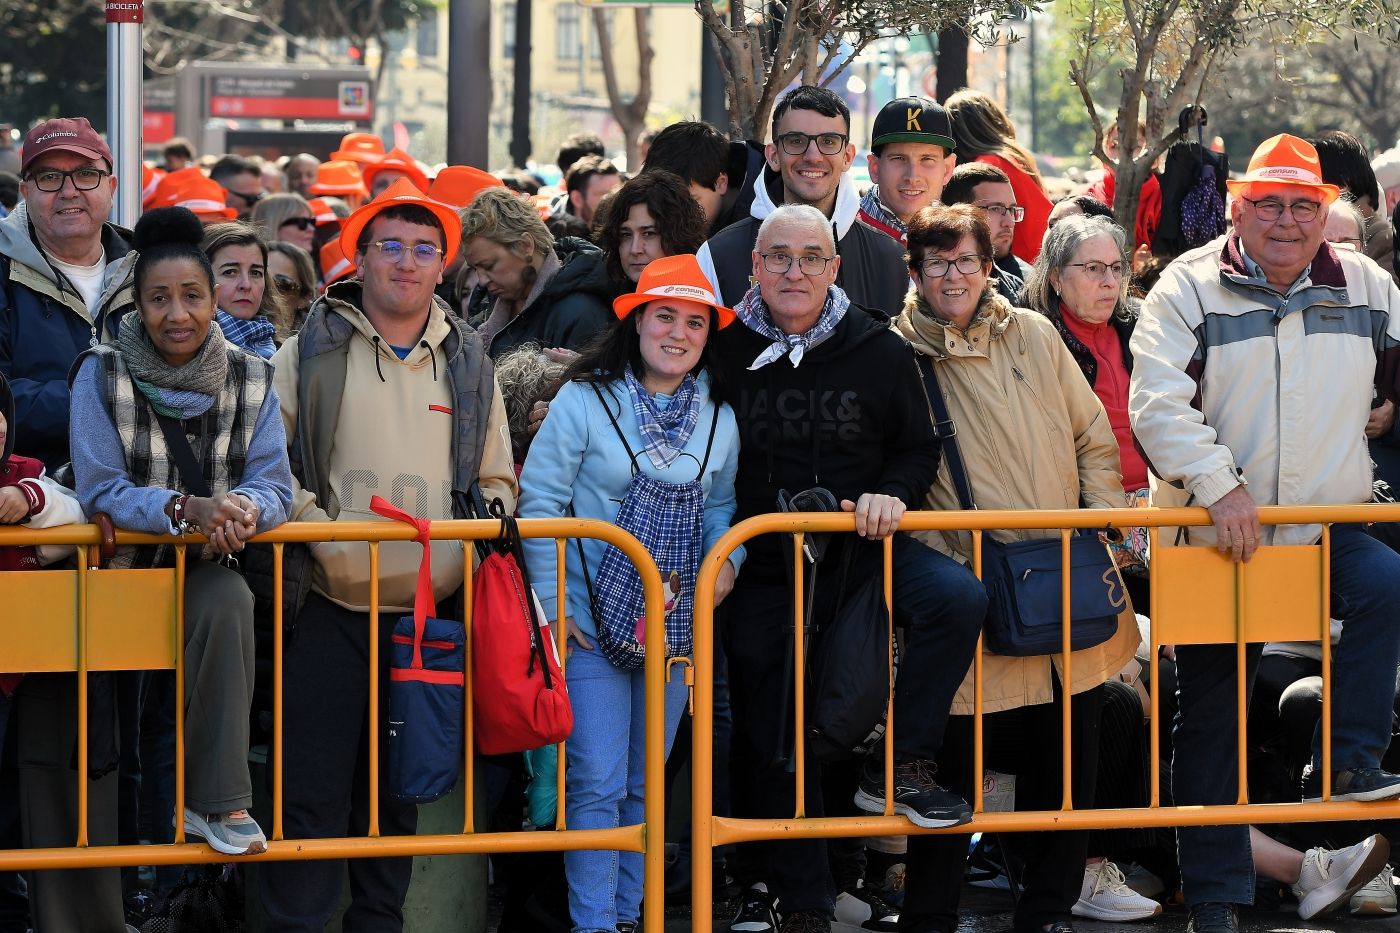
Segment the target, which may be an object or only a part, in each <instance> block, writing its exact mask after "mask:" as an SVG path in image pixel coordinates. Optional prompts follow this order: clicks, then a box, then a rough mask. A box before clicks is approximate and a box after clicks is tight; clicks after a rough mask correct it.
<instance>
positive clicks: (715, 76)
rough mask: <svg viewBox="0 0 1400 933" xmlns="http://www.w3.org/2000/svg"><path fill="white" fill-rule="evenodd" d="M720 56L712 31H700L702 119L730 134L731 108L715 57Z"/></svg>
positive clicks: (717, 60)
mask: <svg viewBox="0 0 1400 933" xmlns="http://www.w3.org/2000/svg"><path fill="white" fill-rule="evenodd" d="M719 54H720V52H719V46H718V44H716V42H715V40H714V39H713V38H712V36H711V33H710V30H709V29H702V30H700V119H702V120H704V121H705V122H706V123H709V124H710V125H711V126H715V127H717V128H718V129H719V131H720V132H722V133H728V132H729V106H728V103H727V102H726V101H725V93H724V75H723V74H721V73H720V70H719V59H717V58H716V57H715V56H716V55H719Z"/></svg>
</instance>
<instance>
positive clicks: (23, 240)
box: [0, 201, 131, 285]
mask: <svg viewBox="0 0 1400 933" xmlns="http://www.w3.org/2000/svg"><path fill="white" fill-rule="evenodd" d="M102 248H103V249H104V250H105V251H106V254H107V262H108V264H110V263H112V262H113V261H115V260H118V259H124V258H126V256H127V254H129V253H131V231H130V230H126V229H125V228H122V227H118V226H117V225H116V224H113V223H104V224H103V225H102ZM0 256H4V257H6V258H7V259H9V260H10V261H11V262H18V263H21V264H23V265H25V266H27V267H28V268H30V269H33V270H34V271H35V272H37V273H38V274H39V275H42V276H43V277H44V278H46V279H48V280H49V281H51V282H53V283H54V285H59V284H60V283H59V281H58V279H57V277H56V273H55V272H54V268H53V266H52V265H51V264H50V263H49V261H48V259H47V258H45V256H44V252H43V250H41V249H40V248H39V244H38V243H37V242H36V241H35V238H34V236H33V234H32V227H31V226H30V223H29V210H28V205H27V204H26V203H25V202H24V201H21V202H19V204H17V205H16V206H15V209H14V210H12V211H10V214H9V216H8V217H6V218H4V219H3V220H0Z"/></svg>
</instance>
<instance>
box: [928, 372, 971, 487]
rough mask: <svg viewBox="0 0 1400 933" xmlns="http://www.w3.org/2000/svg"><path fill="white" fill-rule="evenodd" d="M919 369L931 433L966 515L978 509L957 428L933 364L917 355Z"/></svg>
mask: <svg viewBox="0 0 1400 933" xmlns="http://www.w3.org/2000/svg"><path fill="white" fill-rule="evenodd" d="M919 369H920V370H921V371H922V372H923V375H924V388H925V389H926V390H928V400H929V404H930V405H932V406H933V430H934V433H935V434H937V435H938V440H939V441H940V442H941V443H942V444H943V460H944V462H946V463H947V464H948V473H949V475H951V476H952V478H953V488H954V489H955V490H957V493H958V505H960V506H961V507H962V508H963V509H965V510H967V511H971V510H972V509H975V508H977V505H976V504H975V503H974V502H973V501H972V484H971V483H969V482H968V481H967V470H966V469H965V468H964V467H963V462H962V453H961V452H960V451H959V450H958V426H957V424H955V423H954V422H953V419H952V417H951V416H950V415H949V414H948V403H947V402H945V401H943V392H942V390H941V389H939V387H938V373H937V372H936V371H935V370H934V368H933V361H932V360H930V359H929V358H928V357H927V356H925V355H924V354H922V353H920V354H919Z"/></svg>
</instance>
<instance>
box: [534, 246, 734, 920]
mask: <svg viewBox="0 0 1400 933" xmlns="http://www.w3.org/2000/svg"><path fill="white" fill-rule="evenodd" d="M613 311H614V312H615V313H616V315H617V317H618V320H617V322H616V323H615V324H614V325H613V327H612V328H611V330H609V331H608V332H607V333H606V334H605V335H604V336H603V337H602V338H600V339H599V340H598V341H597V342H596V343H594V344H593V345H592V346H591V347H590V348H588V349H586V350H585V351H584V352H583V354H582V356H580V357H579V359H578V360H577V361H575V362H574V364H573V365H572V366H570V368H569V370H568V372H567V374H566V381H565V384H564V387H563V388H562V389H560V391H559V395H558V396H557V397H556V398H555V400H554V402H553V403H552V404H551V407H550V413H549V417H548V418H547V419H545V422H544V426H543V427H542V428H541V429H540V432H539V434H538V435H536V437H535V440H534V442H533V443H532V444H531V446H530V453H529V456H528V457H527V458H526V460H525V468H524V471H523V472H522V473H521V476H520V516H521V517H522V518H545V517H552V518H558V517H561V516H564V515H569V514H573V515H577V516H578V517H580V518H597V519H601V520H603V521H607V522H613V523H616V524H617V525H618V526H619V527H622V528H625V529H627V530H628V531H630V532H631V533H633V534H635V535H636V536H637V537H638V539H639V540H641V541H642V543H643V544H644V545H646V546H647V548H648V550H649V551H650V552H651V554H652V557H653V558H654V559H655V560H656V561H657V564H658V566H659V567H660V568H661V575H662V578H663V579H664V580H667V584H668V592H667V615H666V639H665V644H664V645H654V644H649V643H648V642H647V639H646V637H645V632H644V630H643V628H642V622H641V617H642V615H643V611H642V598H641V597H642V590H641V580H640V577H639V576H638V574H637V572H636V570H635V569H634V568H632V566H631V564H630V563H629V562H628V561H627V559H626V558H625V557H623V556H622V555H621V552H619V551H617V550H616V549H615V548H612V547H611V546H609V545H605V544H603V543H602V542H598V541H582V540H581V541H579V542H578V546H577V547H574V548H570V549H569V550H568V551H567V552H566V556H565V564H566V566H565V575H566V594H567V595H566V600H567V603H568V604H567V605H566V606H559V605H557V603H556V596H555V593H554V587H553V586H552V585H549V584H548V583H547V582H546V581H550V580H553V579H555V574H556V564H555V549H554V545H553V543H552V542H550V541H548V540H544V539H540V540H538V541H527V542H526V546H525V559H526V564H527V567H528V569H529V573H530V577H531V579H533V580H536V581H539V583H540V586H539V590H538V593H539V595H540V597H541V600H542V603H543V606H544V612H545V615H546V616H547V617H550V618H552V619H554V623H555V624H556V625H560V624H562V625H564V626H565V627H566V629H567V630H568V634H569V658H568V662H567V665H566V669H565V676H566V677H567V679H568V684H569V696H570V699H571V700H572V702H573V708H574V731H573V733H572V734H571V735H570V736H569V742H568V746H567V749H568V770H567V772H566V778H565V793H566V798H565V799H566V805H567V813H568V815H569V827H570V828H571V829H583V828H588V829H602V828H608V827H616V826H624V825H629V824H634V823H640V822H641V821H642V816H643V794H642V788H643V758H644V755H643V748H644V735H643V723H644V715H643V714H644V708H645V702H644V700H645V683H644V682H645V678H644V676H643V672H642V662H643V659H644V656H645V651H646V650H665V651H666V653H667V654H668V655H669V656H682V657H684V656H688V655H689V654H690V653H691V648H692V642H693V637H692V634H691V613H692V610H693V605H694V590H695V581H696V576H697V574H698V571H699V567H700V558H701V557H702V555H703V554H704V553H705V551H706V550H708V549H709V548H710V547H711V546H713V545H714V543H715V542H716V541H718V540H719V538H720V536H721V535H722V534H724V532H725V531H726V530H727V529H728V527H729V522H730V519H731V518H732V517H733V515H734V509H735V497H734V475H735V471H736V469H737V463H738V451H739V446H738V445H739V435H738V429H737V427H736V424H735V420H734V412H733V411H732V410H731V409H730V407H729V406H728V405H727V404H725V403H724V401H723V394H722V386H721V385H720V383H719V381H718V379H717V378H716V377H717V373H716V372H715V370H714V369H713V368H712V367H711V366H710V365H709V362H710V357H709V350H708V348H709V343H710V339H711V337H712V336H713V334H714V332H715V331H716V330H718V329H719V328H721V327H724V326H725V325H727V324H729V323H730V322H731V321H733V320H734V312H733V311H731V310H729V309H728V308H725V307H723V306H722V305H720V304H719V300H718V298H717V296H715V295H714V293H713V292H712V290H711V287H710V284H709V283H708V282H707V281H706V280H705V277H704V275H703V274H702V273H701V271H700V266H699V264H698V263H697V262H696V261H695V257H694V256H692V255H682V256H670V257H666V258H663V259H658V260H656V261H655V262H653V263H651V265H649V266H648V267H647V268H646V270H645V271H644V272H643V273H642V275H641V279H640V281H639V282H638V285H637V291H636V292H635V293H632V294H628V295H623V296H621V297H619V298H618V299H617V300H616V301H615V302H613ZM741 561H742V556H739V555H736V556H735V557H733V558H731V563H730V564H729V565H726V566H725V568H724V570H723V571H722V572H721V574H720V577H719V581H718V585H717V587H716V594H715V595H716V599H717V600H719V599H723V598H724V597H725V596H726V595H728V593H729V591H730V589H732V587H733V585H734V577H735V574H736V573H737V572H738V566H739V564H740V562H741ZM672 670H673V673H672V675H671V676H670V678H669V680H668V682H667V684H666V713H665V720H666V723H665V733H666V746H667V751H668V753H669V751H670V744H671V740H672V738H673V737H674V735H675V731H676V727H677V726H678V725H679V723H680V717H681V712H682V710H683V709H684V707H685V699H686V687H685V682H684V677H683V675H682V671H681V670H679V668H678V667H677V668H673V669H672ZM564 866H565V874H566V876H567V878H568V882H569V909H570V913H571V914H572V917H573V929H574V931H575V933H614V931H617V930H633V929H635V928H636V924H637V920H638V917H639V914H640V910H641V900H642V856H641V855H640V854H637V853H633V852H612V851H608V852H601V851H579V852H569V853H566V854H565V856H564Z"/></svg>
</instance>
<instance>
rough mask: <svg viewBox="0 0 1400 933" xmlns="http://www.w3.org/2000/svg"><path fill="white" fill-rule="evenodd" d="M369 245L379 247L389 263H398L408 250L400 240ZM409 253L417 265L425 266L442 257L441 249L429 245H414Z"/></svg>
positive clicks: (379, 241) (376, 242)
mask: <svg viewBox="0 0 1400 933" xmlns="http://www.w3.org/2000/svg"><path fill="white" fill-rule="evenodd" d="M371 245H372V246H377V247H379V252H380V254H382V255H383V256H384V258H385V259H387V260H389V261H390V262H398V261H399V260H400V259H402V258H403V254H404V250H405V249H408V247H407V246H406V245H405V244H404V242H403V241H402V240H376V241H374V243H372V244H371ZM409 252H411V253H412V254H413V259H414V261H415V262H417V263H418V265H420V266H426V265H428V264H429V263H432V262H435V261H436V260H437V258H438V257H439V256H441V255H442V248H441V247H439V246H433V245H432V244H431V243H415V244H413V247H412V248H411V249H410V250H409Z"/></svg>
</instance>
